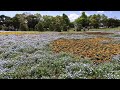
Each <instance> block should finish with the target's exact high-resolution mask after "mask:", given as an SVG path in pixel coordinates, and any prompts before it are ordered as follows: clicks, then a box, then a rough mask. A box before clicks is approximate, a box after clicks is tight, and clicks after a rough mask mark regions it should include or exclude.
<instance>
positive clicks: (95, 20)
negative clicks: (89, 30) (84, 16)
mask: <svg viewBox="0 0 120 90" xmlns="http://www.w3.org/2000/svg"><path fill="white" fill-rule="evenodd" d="M89 20H90V26H93V28H99V26H100V20H101V17H100V15H99V14H98V15H96V14H94V15H91V16H89Z"/></svg>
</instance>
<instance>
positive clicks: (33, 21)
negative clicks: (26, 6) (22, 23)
mask: <svg viewBox="0 0 120 90" xmlns="http://www.w3.org/2000/svg"><path fill="white" fill-rule="evenodd" d="M26 19H27V25H28V28H29V29H32V30H33V29H35V25H36V24H37V23H38V22H39V20H38V18H37V17H36V16H35V15H29V16H27V18H26Z"/></svg>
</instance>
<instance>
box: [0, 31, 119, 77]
mask: <svg viewBox="0 0 120 90" xmlns="http://www.w3.org/2000/svg"><path fill="white" fill-rule="evenodd" d="M90 37H92V36H87V35H81V34H80V35H60V34H59V33H50V34H39V35H34V34H33V35H32V34H31V35H30V34H29V35H27V34H26V35H0V78H35V79H37V78H41V79H50V78H58V79H65V78H72V79H77V78H80V79H87V78H94V77H92V76H95V77H98V78H108V79H109V78H120V73H119V70H120V65H119V64H120V63H119V60H120V57H118V56H116V57H114V58H113V61H112V63H108V64H101V65H98V66H96V65H93V63H92V62H90V61H89V60H79V59H78V60H75V58H73V57H72V56H70V55H67V54H66V53H60V54H54V53H53V52H52V51H50V50H49V47H48V46H47V44H49V43H50V42H51V41H53V40H56V39H59V38H67V39H73V38H74V39H82V38H90ZM112 71H114V73H113V72H112ZM117 71H118V72H117ZM23 76H24V77H23Z"/></svg>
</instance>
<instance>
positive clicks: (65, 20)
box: [62, 14, 70, 31]
mask: <svg viewBox="0 0 120 90" xmlns="http://www.w3.org/2000/svg"><path fill="white" fill-rule="evenodd" d="M62 17H63V31H67V29H69V28H70V20H69V18H68V16H67V15H66V14H63V16H62Z"/></svg>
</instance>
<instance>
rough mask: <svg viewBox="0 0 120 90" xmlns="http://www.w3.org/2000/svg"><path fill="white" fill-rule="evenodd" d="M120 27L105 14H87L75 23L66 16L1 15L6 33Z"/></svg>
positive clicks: (116, 20)
mask: <svg viewBox="0 0 120 90" xmlns="http://www.w3.org/2000/svg"><path fill="white" fill-rule="evenodd" d="M118 26H120V20H119V19H115V18H108V17H107V16H105V15H104V14H102V15H100V14H94V15H90V16H87V15H86V14H85V12H82V15H81V16H80V17H78V18H77V19H76V20H74V21H73V22H71V21H70V19H69V18H68V16H67V15H66V14H63V15H62V16H59V15H57V16H49V15H43V16H42V15H41V14H38V13H37V14H28V13H23V14H16V15H15V16H14V17H9V16H5V15H0V30H6V31H58V32H61V31H68V30H69V29H70V28H74V29H75V30H76V31H80V30H81V29H85V28H88V29H89V28H100V27H103V28H114V27H118Z"/></svg>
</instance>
